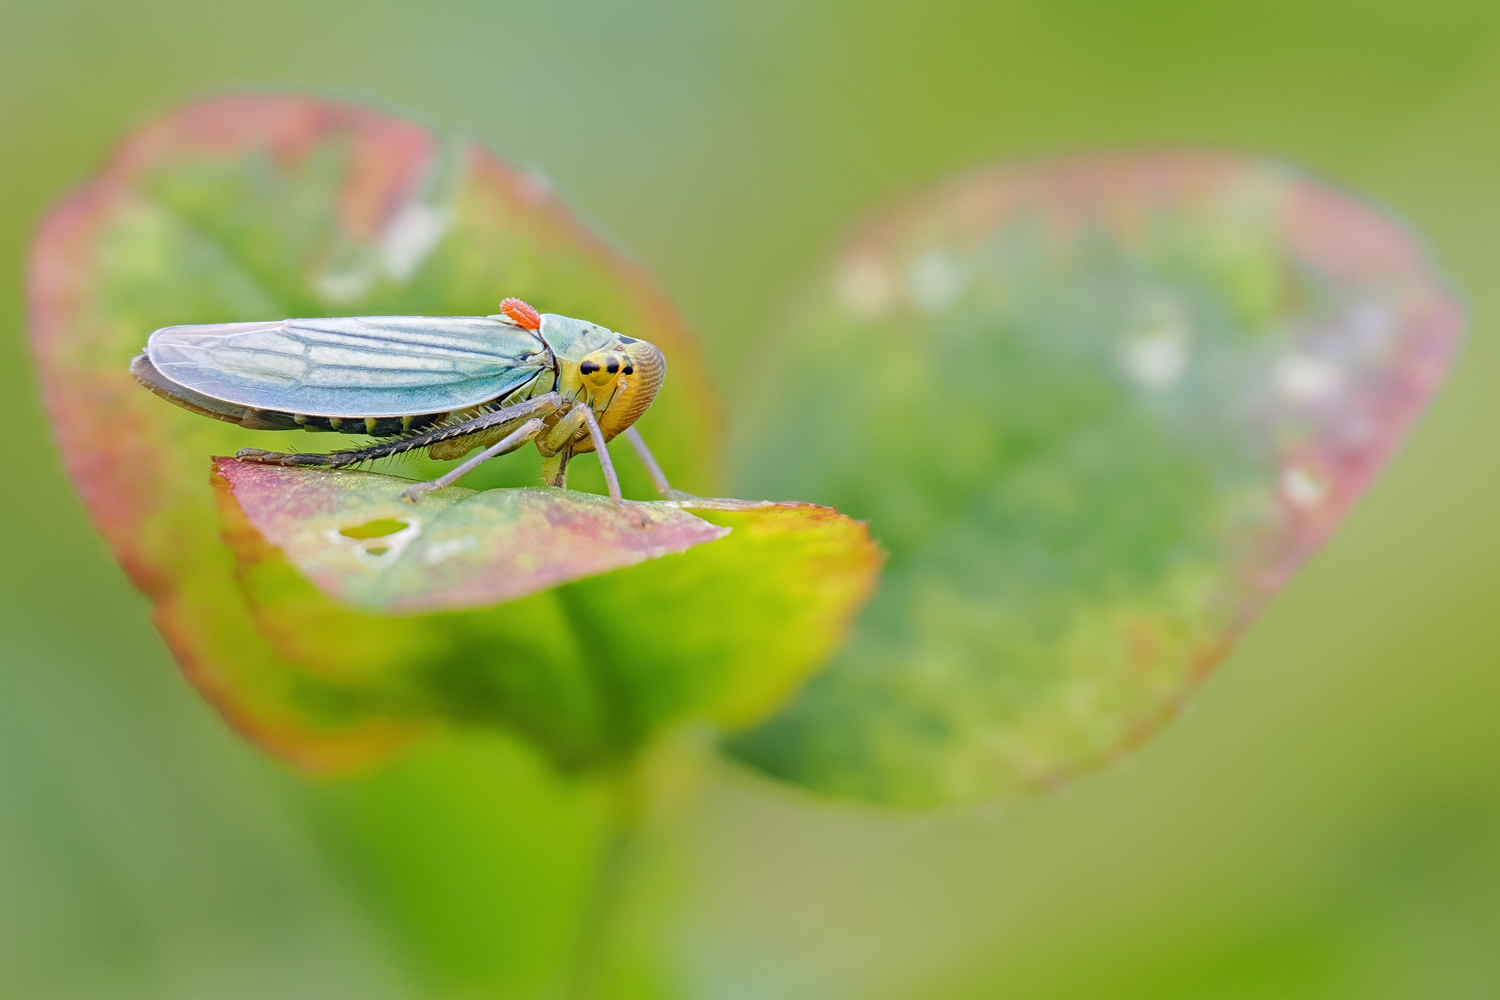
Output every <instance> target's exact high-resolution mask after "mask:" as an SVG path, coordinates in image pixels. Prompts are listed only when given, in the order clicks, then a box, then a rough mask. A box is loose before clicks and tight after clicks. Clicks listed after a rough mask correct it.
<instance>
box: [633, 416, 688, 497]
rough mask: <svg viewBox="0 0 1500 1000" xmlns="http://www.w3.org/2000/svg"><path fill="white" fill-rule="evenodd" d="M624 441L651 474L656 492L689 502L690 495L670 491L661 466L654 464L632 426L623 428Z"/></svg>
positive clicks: (652, 457)
mask: <svg viewBox="0 0 1500 1000" xmlns="http://www.w3.org/2000/svg"><path fill="white" fill-rule="evenodd" d="M625 440H627V441H629V442H630V447H632V448H634V449H635V453H636V456H637V457H638V458H640V460H641V464H642V465H644V466H645V467H646V471H647V472H649V473H651V482H652V483H654V484H655V485H656V492H658V493H660V494H661V495H662V496H664V497H671V498H672V499H673V500H690V499H692V496H693V495H692V494H691V493H684V492H682V491H681V490H674V489H672V484H671V483H669V482H667V474H666V473H665V472H663V471H661V466H660V465H658V464H657V463H656V456H655V455H653V454H651V449H650V448H647V447H646V441H645V439H644V438H642V437H641V432H640V431H638V430H636V429H635V427H634V426H631V427H627V428H625Z"/></svg>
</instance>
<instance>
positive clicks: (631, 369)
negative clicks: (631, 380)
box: [625, 361, 635, 375]
mask: <svg viewBox="0 0 1500 1000" xmlns="http://www.w3.org/2000/svg"><path fill="white" fill-rule="evenodd" d="M625 374H626V375H634V374H635V365H633V364H631V363H630V362H628V361H627V362H626V363H625Z"/></svg>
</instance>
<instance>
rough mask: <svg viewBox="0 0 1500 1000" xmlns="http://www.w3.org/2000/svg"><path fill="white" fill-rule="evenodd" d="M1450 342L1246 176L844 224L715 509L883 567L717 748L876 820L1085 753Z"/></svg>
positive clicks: (1182, 690)
mask: <svg viewBox="0 0 1500 1000" xmlns="http://www.w3.org/2000/svg"><path fill="white" fill-rule="evenodd" d="M1462 326H1463V316H1462V310H1461V308H1460V306H1459V305H1458V303H1457V302H1456V301H1455V298H1454V296H1453V294H1452V292H1451V291H1450V290H1449V287H1448V285H1447V283H1446V281H1445V279H1444V278H1443V277H1442V276H1441V274H1440V273H1439V272H1438V271H1437V269H1436V266H1435V265H1434V264H1433V263H1432V262H1431V261H1430V260H1429V259H1428V257H1427V256H1426V254H1425V252H1424V250H1423V248H1422V246H1421V244H1420V242H1419V241H1418V240H1416V239H1415V238H1414V237H1413V236H1412V235H1410V234H1409V233H1408V232H1406V231H1405V230H1404V229H1403V228H1402V227H1401V226H1400V225H1399V224H1398V223H1396V222H1394V221H1392V220H1391V219H1389V218H1388V217H1386V216H1384V215H1383V214H1381V213H1380V212H1379V211H1378V210H1377V209H1375V208H1373V207H1371V206H1370V205H1368V204H1366V203H1364V202H1362V201H1360V200H1358V199H1357V198H1355V197H1353V196H1351V195H1349V194H1346V193H1344V192H1342V191H1340V190H1337V189H1335V188H1332V187H1330V186H1328V185H1326V184H1323V183H1321V182H1319V181H1316V180H1314V179H1311V178H1309V177H1308V176H1306V175H1304V174H1302V173H1300V172H1298V171H1296V170H1293V169H1291V168H1288V167H1286V166H1283V165H1280V164H1275V163H1270V162H1266V161H1263V160H1256V159H1250V158H1245V157H1237V156H1230V155H1225V154H1216V153H1199V152H1168V153H1143V154H1126V155H1113V156H1097V157H1085V158H1081V159H1075V160H1066V161H1060V162H1055V163H1047V164H1041V165H1035V166H1022V167H1010V168H999V169H995V170H991V171H989V172H985V173H981V174H977V175H974V176H971V177H967V178H963V179H961V180H958V181H956V182H953V183H951V184H948V185H946V186H944V187H941V188H939V189H937V190H934V191H929V192H924V193H920V194H918V195H915V196H913V197H911V198H908V199H906V200H904V201H902V202H900V203H898V204H897V205H896V206H894V207H892V208H890V209H887V210H885V211H883V212H880V213H877V214H875V215H874V216H873V217H871V218H870V219H869V220H868V221H866V222H865V223H864V224H863V225H862V226H861V227H859V228H858V229H857V230H856V231H855V232H854V234H853V235H852V236H851V237H850V238H849V239H848V241H847V242H846V243H845V244H844V245H843V246H842V247H841V248H840V249H839V250H838V251H837V253H836V254H835V256H834V259H833V260H832V261H831V263H830V265H829V266H827V267H826V268H825V269H824V270H823V271H822V273H821V274H820V275H819V276H818V277H817V278H816V279H815V280H814V281H813V282H812V283H811V284H810V286H809V290H808V291H807V293H806V294H805V295H804V296H803V297H802V298H801V299H800V301H799V302H798V303H797V305H796V306H795V308H794V309H793V310H792V311H791V313H790V316H789V318H788V320H787V321H786V322H785V324H784V325H783V326H782V328H781V329H779V330H778V338H779V343H780V348H779V351H766V352H764V353H763V354H762V355H761V357H762V361H763V364H764V366H765V380H764V382H763V384H762V385H761V386H760V388H759V390H758V393H757V394H756V395H755V397H754V399H753V400H752V401H751V403H750V404H749V405H748V408H749V409H751V410H753V412H754V416H755V419H754V420H753V421H752V422H751V423H750V425H749V426H748V430H747V432H746V433H745V434H744V435H743V436H742V438H741V439H740V440H738V441H737V442H736V447H735V452H734V454H735V461H736V468H737V470H738V491H739V492H742V493H744V494H745V495H751V496H755V495H790V496H805V497H809V498H812V499H815V500H817V501H818V502H820V503H828V504H832V505H836V506H838V507H839V508H840V509H841V510H845V511H849V512H851V513H853V514H854V515H856V516H859V517H862V518H867V519H869V521H870V523H871V524H872V525H874V527H875V530H876V532H877V534H878V537H879V538H880V540H881V542H882V544H883V545H884V546H886V548H887V549H888V550H889V552H890V564H889V567H888V570H887V574H886V578H885V581H884V583H883V584H882V589H881V592H880V594H879V595H878V596H877V597H876V599H875V600H874V601H873V602H872V604H871V605H870V607H869V608H868V609H867V611H866V612H865V614H864V616H863V618H862V620H861V622H860V624H859V625H858V627H857V632H856V635H855V638H854V639H853V640H852V642H851V644H850V645H849V646H848V647H846V650H845V652H843V653H842V655H841V656H840V657H839V658H838V659H837V660H836V661H835V662H834V664H833V665H832V666H831V667H830V668H829V669H828V670H827V671H825V672H824V673H822V674H820V675H819V676H818V677H817V678H815V679H814V680H813V681H812V682H811V683H810V685H809V686H808V688H807V689H806V690H805V691H804V693H803V694H802V695H801V696H800V698H799V700H798V701H797V702H795V703H794V704H793V705H792V706H791V707H790V708H788V709H787V710H786V711H784V712H782V713H781V714H779V715H778V716H776V717H775V718H773V719H772V720H770V721H769V722H767V723H765V724H764V725H762V726H760V727H759V728H757V729H755V730H753V731H751V732H749V733H747V734H745V735H743V736H742V737H740V738H738V739H736V740H734V741H733V742H732V743H731V749H732V751H733V752H734V753H735V754H737V755H738V756H739V757H741V758H742V759H743V760H745V761H747V762H749V763H751V764H752V765H754V766H756V767H758V768H761V769H763V770H765V771H767V772H769V773H771V774H773V775H776V776H779V777H782V778H785V779H788V780H791V781H795V782H799V783H801V784H803V785H805V786H807V787H809V788H812V789H816V790H818V791H821V792H826V793H832V794H838V795H846V796H857V797H861V798H867V799H873V800H876V801H881V802H890V803H897V804H901V805H930V804H934V803H941V802H955V801H969V800H975V799H982V798H991V797H995V796H1008V795H1014V794H1017V793H1020V792H1022V791H1024V790H1027V789H1034V788H1039V787H1045V786H1049V785H1052V784H1055V783H1057V782H1059V781H1061V780H1063V779H1065V778H1066V777H1068V776H1069V775H1072V774H1076V773H1078V772H1080V771H1082V770H1086V769H1088V768H1090V767H1094V766H1097V765H1098V764H1099V763H1100V762H1102V761H1105V760H1108V759H1110V758H1112V757H1115V756H1116V755H1118V754H1119V753H1121V752H1122V750H1124V749H1125V748H1127V747H1129V746H1131V745H1134V744H1137V743H1139V742H1140V741H1142V740H1143V739H1145V738H1146V737H1147V736H1148V735H1149V734H1150V733H1151V732H1152V731H1153V730H1154V729H1155V728H1156V727H1158V726H1159V725H1161V724H1162V722H1163V721H1164V720H1165V719H1167V718H1168V717H1170V716H1171V715H1172V714H1173V713H1174V712H1175V711H1176V710H1177V708H1178V707H1179V706H1180V705H1181V704H1182V702H1183V701H1184V699H1185V698H1186V697H1187V696H1188V694H1189V692H1190V691H1191V689H1192V688H1193V687H1194V685H1195V684H1197V683H1198V682H1199V681H1200V680H1201V679H1202V678H1203V677H1204V676H1205V675H1206V674H1207V673H1208V672H1209V671H1210V670H1211V669H1212V667H1213V666H1214V665H1215V664H1216V663H1217V662H1218V661H1219V660H1220V659H1221V658H1222V657H1223V656H1224V655H1225V654H1226V653H1227V652H1228V651H1229V650H1230V649H1232V648H1233V645H1234V642H1235V639H1236V637H1237V636H1238V635H1239V634H1240V633H1241V632H1242V631H1243V629H1244V628H1245V627H1246V626H1247V625H1249V623H1250V622H1252V621H1253V620H1254V619H1255V617H1256V615H1257V614H1259V613H1260V611H1261V610H1262V609H1263V608H1264V607H1265V605H1266V602H1267V601H1268V600H1269V599H1270V597H1271V596H1272V595H1273V594H1275V593H1276V591H1277V590H1278V589H1279V588H1280V587H1281V586H1283V585H1284V584H1285V583H1286V581H1287V580H1288V579H1289V578H1290V577H1291V576H1292V574H1293V573H1294V572H1295V571H1296V569H1297V567H1298V566H1299V565H1300V564H1301V563H1302V562H1303V560H1305V559H1306V558H1307V557H1308V556H1309V555H1310V554H1311V553H1312V552H1314V551H1315V550H1316V549H1317V548H1318V547H1319V546H1320V545H1321V544H1322V543H1323V542H1324V541H1325V540H1326V539H1327V538H1328V537H1329V535H1330V534H1331V533H1332V532H1333V530H1334V529H1335V528H1336V527H1337V525H1338V524H1339V522H1340V521H1341V520H1342V519H1343V518H1344V517H1345V516H1346V515H1347V514H1348V512H1349V511H1350V509H1351V508H1352V507H1353V506H1354V504H1355V503H1356V502H1357V501H1358V499H1359V497H1360V496H1361V495H1362V494H1363V493H1364V492H1365V490H1366V489H1367V488H1368V487H1369V485H1370V484H1371V482H1372V481H1373V480H1374V478H1375V477H1376V475H1377V474H1378V473H1379V472H1380V470H1381V469H1382V468H1383V467H1384V466H1385V465H1386V463H1387V461H1388V460H1389V459H1390V457H1391V456H1392V454H1393V453H1394V452H1395V451H1396V449H1397V448H1398V447H1399V445H1400V443H1401V441H1402V439H1403V437H1404V436H1405V434H1406V432H1407V430H1408V428H1409V427H1410V426H1411V424H1412V422H1413V421H1414V420H1415V419H1416V417H1417V416H1418V414H1419V413H1420V412H1421V410H1422V408H1423V406H1424V404H1425V403H1426V402H1427V400H1428V398H1429V397H1430V396H1431V395H1432V393H1433V392H1434V391H1435V390H1436V389H1437V387H1438V385H1439V383H1440V382H1441V381H1442V378H1443V375H1444V372H1445V370H1446V368H1447V366H1448V362H1449V359H1450V357H1451V355H1452V353H1453V351H1454V348H1455V345H1456V344H1457V342H1458V339H1459V336H1460V332H1461V328H1462ZM809 428H816V430H817V433H815V434H813V433H809V432H808V429H809Z"/></svg>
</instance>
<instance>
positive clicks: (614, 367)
mask: <svg viewBox="0 0 1500 1000" xmlns="http://www.w3.org/2000/svg"><path fill="white" fill-rule="evenodd" d="M604 370H605V371H607V372H609V373H610V374H611V375H618V374H620V359H619V358H617V357H614V356H613V355H611V356H610V359H609V360H608V361H606V362H604Z"/></svg>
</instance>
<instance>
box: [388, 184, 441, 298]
mask: <svg viewBox="0 0 1500 1000" xmlns="http://www.w3.org/2000/svg"><path fill="white" fill-rule="evenodd" d="M449 221H450V216H449V214H448V211H447V209H444V208H439V207H437V206H435V205H422V204H418V203H416V202H413V203H411V204H409V205H407V206H406V207H405V208H403V209H402V210H401V211H400V212H399V213H397V215H396V217H395V218H394V219H392V220H391V223H390V225H389V226H387V227H386V230H385V236H384V237H383V238H382V239H381V241H380V257H381V261H382V262H383V263H384V264H385V271H386V273H387V274H389V275H390V276H391V277H392V278H395V279H396V280H397V281H406V280H407V279H408V278H410V277H411V276H412V275H414V274H416V273H417V268H418V267H420V266H421V265H422V261H424V260H426V259H427V255H428V254H430V253H431V252H432V251H433V249H434V248H435V247H436V246H437V245H438V244H439V243H441V242H442V239H443V234H444V233H446V232H447V231H448V223H449Z"/></svg>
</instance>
